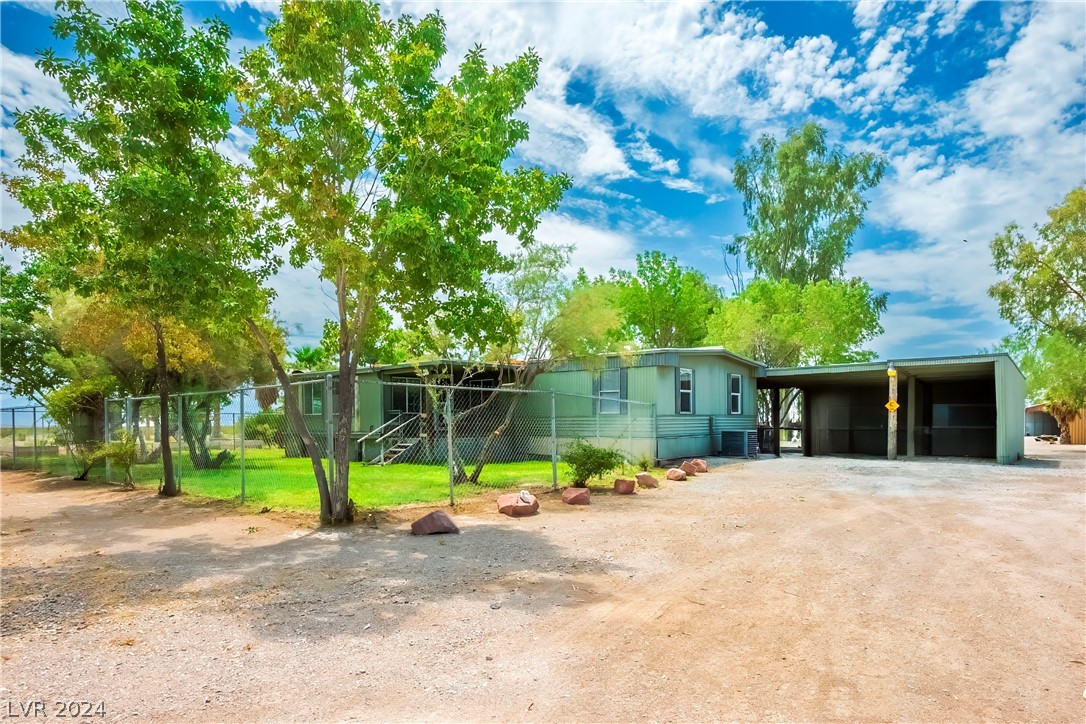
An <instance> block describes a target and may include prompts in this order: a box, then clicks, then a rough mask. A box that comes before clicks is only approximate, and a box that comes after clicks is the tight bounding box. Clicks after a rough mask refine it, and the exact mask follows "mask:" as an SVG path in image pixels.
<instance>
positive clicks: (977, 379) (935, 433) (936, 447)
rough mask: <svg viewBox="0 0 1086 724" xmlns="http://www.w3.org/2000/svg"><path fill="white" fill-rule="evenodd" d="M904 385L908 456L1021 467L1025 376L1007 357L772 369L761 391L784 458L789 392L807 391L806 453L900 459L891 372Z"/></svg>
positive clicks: (902, 432) (900, 419) (900, 420)
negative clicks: (782, 401) (783, 405)
mask: <svg viewBox="0 0 1086 724" xmlns="http://www.w3.org/2000/svg"><path fill="white" fill-rule="evenodd" d="M890 370H895V371H896V379H897V386H898V394H897V402H898V403H899V404H900V408H899V409H898V410H897V413H896V416H897V440H896V442H897V445H896V448H897V450H898V451H902V452H904V454H905V455H907V456H910V457H911V456H916V455H939V456H965V457H980V458H993V459H995V460H996V461H997V462H999V463H1013V462H1016V461H1018V460H1020V459H1022V456H1023V453H1024V449H1025V448H1024V440H1025V438H1024V435H1023V432H1024V426H1025V415H1024V407H1025V378H1024V377H1023V376H1022V372H1021V371H1020V370H1019V369H1018V366H1017V365H1015V363H1014V360H1012V359H1011V358H1010V356H1008V355H1006V354H1003V353H999V354H983V355H969V356H964V357H931V358H919V359H899V360H885V361H879V362H862V363H854V364H840V365H820V366H811V367H787V368H779V367H778V368H773V367H771V368H768V369H766V371H765V373H764V374H763V375H761V376H760V377H759V378H758V388H759V389H765V390H770V391H771V395H770V396H771V399H772V401H773V402H772V405H771V407H772V427H773V436H772V439H773V440H774V441H775V442H776V445H775V449H774V450H773V451H772V452H774V453H776V454H778V455H779V454H780V443H779V440H780V433H779V430H780V419H779V417H780V415H779V413H780V410H779V409H778V408H779V398H780V390H782V389H793V388H794V389H798V390H800V393H801V400H802V401H801V405H802V420H803V433H802V434H803V453H804V455H833V454H867V455H880V456H888V457H896V456H895V455H894V451H893V446H891V445H890V441H889V437H890V435H889V429H890V423H891V418H892V415H891V413H890V412H889V411H888V410H887V409H886V408H885V405H886V403H887V401H888V400H889V394H890V386H889V384H888V379H889V377H888V372H889V371H890Z"/></svg>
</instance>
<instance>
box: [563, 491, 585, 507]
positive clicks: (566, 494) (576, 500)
mask: <svg viewBox="0 0 1086 724" xmlns="http://www.w3.org/2000/svg"><path fill="white" fill-rule="evenodd" d="M588 499H589V493H588V488H566V489H565V490H563V491H562V502H563V503H568V504H569V505H588Z"/></svg>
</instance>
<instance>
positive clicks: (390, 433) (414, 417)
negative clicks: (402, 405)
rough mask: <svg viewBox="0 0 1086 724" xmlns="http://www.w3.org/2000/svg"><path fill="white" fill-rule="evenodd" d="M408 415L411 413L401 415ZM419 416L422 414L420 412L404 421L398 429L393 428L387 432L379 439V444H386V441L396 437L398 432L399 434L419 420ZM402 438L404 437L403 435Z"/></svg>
mask: <svg viewBox="0 0 1086 724" xmlns="http://www.w3.org/2000/svg"><path fill="white" fill-rule="evenodd" d="M407 414H409V413H406V412H401V413H400V415H407ZM419 414H420V413H418V412H416V413H414V414H413V415H411V417H409V418H407V419H406V420H404V421H403V423H401V424H400V425H397V426H396V427H394V428H392V429H391V430H389V431H388V432H386V433H385V434H384V435H382V436H381V437H379V438H377V442H384V441H385V440H387V439H389V438H390V437H392V436H393V435H395V434H396V433H397V432H399V431H400V430H402V429H404V428H405V427H407V426H408V425H410V424H411V423H412V422H414V421H415V420H416V419H417V418H418V416H419ZM400 415H397V417H399V416H400ZM401 437H402V435H401Z"/></svg>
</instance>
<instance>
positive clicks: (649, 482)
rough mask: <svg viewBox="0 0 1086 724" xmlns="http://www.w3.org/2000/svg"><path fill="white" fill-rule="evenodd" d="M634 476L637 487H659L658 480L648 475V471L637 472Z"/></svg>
mask: <svg viewBox="0 0 1086 724" xmlns="http://www.w3.org/2000/svg"><path fill="white" fill-rule="evenodd" d="M635 477H636V478H637V487H639V488H659V487H660V482H659V481H658V480H657V479H656V478H654V477H652V476H651V475H649V474H648V473H638V474H637V475H636V476H635Z"/></svg>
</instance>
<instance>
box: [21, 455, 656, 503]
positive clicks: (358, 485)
mask: <svg viewBox="0 0 1086 724" xmlns="http://www.w3.org/2000/svg"><path fill="white" fill-rule="evenodd" d="M22 462H23V461H17V463H22ZM27 462H29V461H27ZM174 462H175V465H177V466H178V468H179V470H180V480H181V490H182V492H184V493H186V494H188V495H198V496H203V497H208V498H218V499H225V500H236V499H238V498H239V497H240V493H241V461H240V460H239V459H238V458H237V457H234V458H233V459H232V460H230V461H228V462H227V463H225V464H224V465H223V466H222V468H220V469H218V470H194V469H193V467H192V462H191V459H190V457H189V455H188V453H187V452H185V453H182V454H180V455H178V454H176V453H175V455H174ZM9 463H10V459H9V458H5V459H4V461H3V467H5V468H7V467H9ZM17 467H19V468H24V467H29V466H28V465H23V464H18V465H17ZM39 469H42V470H45V471H46V472H49V473H52V474H55V475H69V474H73V473H72V471H71V469H70V468H69V467H68V466H67V463H66V461H65V460H64V458H62V457H57V456H49V457H46V456H40V460H39ZM654 472H655V473H662V471H654ZM104 474H105V471H104V469H102V467H101V466H96V467H95V469H94V471H93V472H92V474H91V477H92V478H95V479H102V478H103V477H104ZM626 474H631V475H632V472H631V471H629V470H627V471H626ZM132 477H133V479H134V480H135V481H136V485H137V486H139V487H150V488H157V487H158V484H159V482H160V480H161V477H162V466H161V464H160V463H155V464H148V465H136V466H134V467H133V468H132ZM658 477H659V475H658ZM568 480H569V471H568V469H567V468H566V466H565V465H564V464H559V466H558V484H559V486H562V485H566V484H567V482H568ZM113 481H114V482H117V481H118V475H117V472H116V471H114V474H113ZM550 484H551V463H550V461H549V460H544V461H532V462H520V463H491V464H489V465H487V466H486V468H485V469H484V470H483V475H482V479H481V481H480V484H479V485H477V486H468V485H458V486H457V489H456V495H457V498H458V499H460V498H467V497H470V496H472V495H476V494H478V493H479V492H481V491H482V490H483V489H492V490H504V489H515V488H522V487H537V486H549V485H550ZM350 491H351V492H350V495H351V497H352V498H353V499H354V501H355V504H356V505H357V506H358V507H360V508H383V507H389V506H394V505H405V504H408V503H447V502H448V500H449V471H448V468H446V467H445V466H444V465H413V464H403V465H388V466H385V467H381V466H377V465H365V464H363V463H351V479H350ZM245 502H246V503H252V504H255V505H261V506H264V505H266V506H269V507H272V508H280V509H282V508H287V509H298V510H317V509H318V508H319V507H320V505H319V500H318V497H317V486H316V483H315V482H314V480H313V468H312V465H311V463H310V461H309V458H288V457H286V456H285V455H284V453H283V451H282V450H279V449H268V450H246V451H245Z"/></svg>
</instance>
